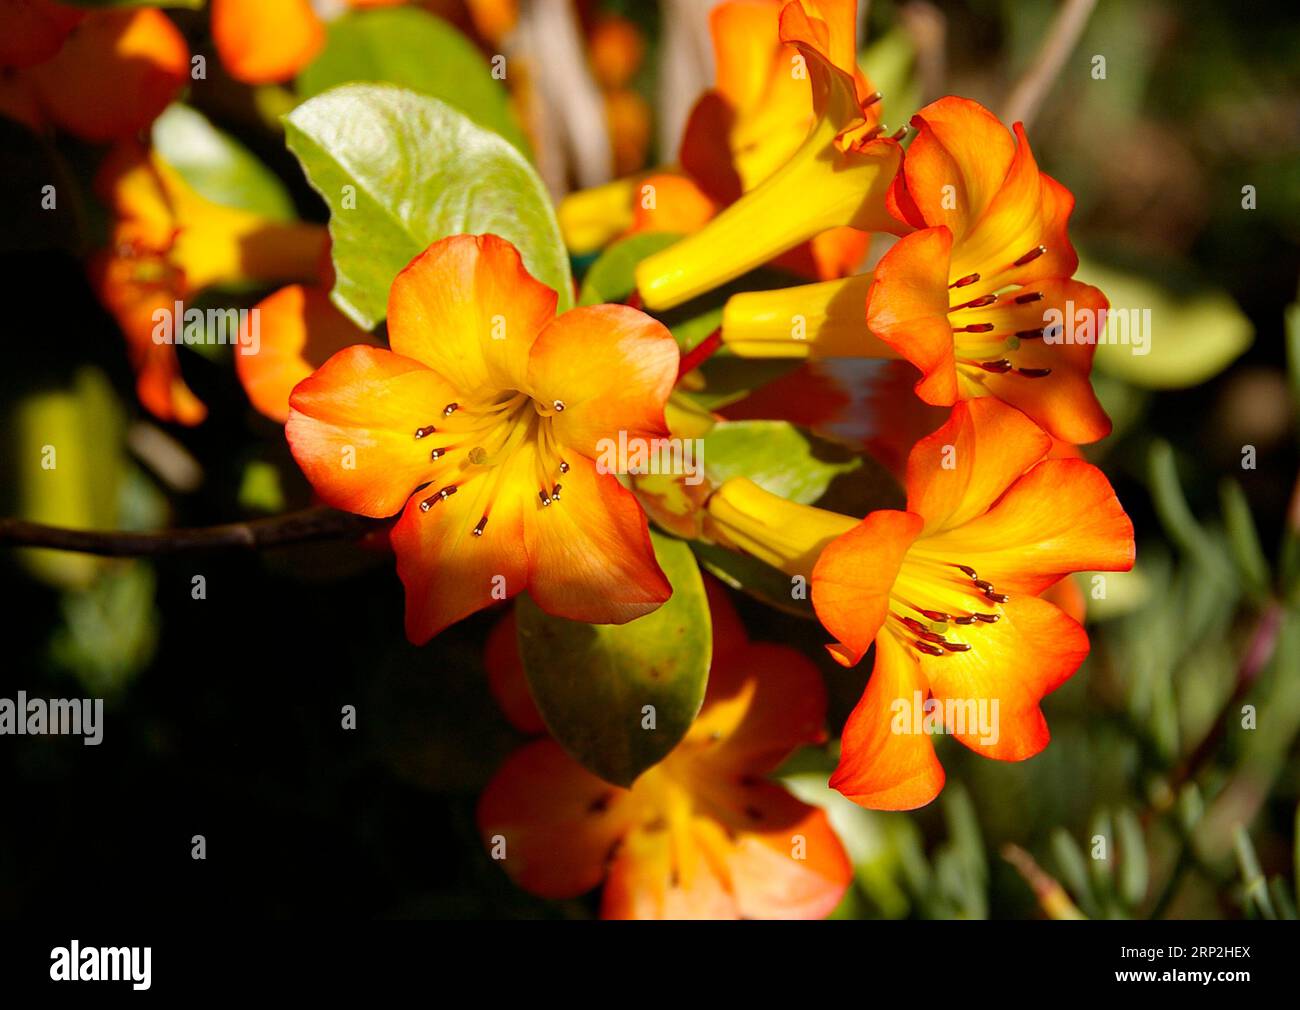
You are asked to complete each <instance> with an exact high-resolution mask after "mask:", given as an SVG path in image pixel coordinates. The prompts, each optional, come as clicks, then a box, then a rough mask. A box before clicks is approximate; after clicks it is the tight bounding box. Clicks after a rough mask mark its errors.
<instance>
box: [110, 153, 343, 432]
mask: <svg viewBox="0 0 1300 1010" xmlns="http://www.w3.org/2000/svg"><path fill="white" fill-rule="evenodd" d="M95 185H96V190H97V191H98V193H99V195H100V198H101V199H102V200H103V201H104V203H105V204H106V205H107V206H108V208H109V210H110V212H111V213H112V215H113V222H112V225H111V228H110V234H109V247H108V249H106V250H104V251H102V252H100V253H98V254H97V255H96V256H94V257H93V258H92V260H91V263H90V272H91V278H92V282H93V284H94V287H95V290H96V293H97V294H98V295H99V298H100V300H101V301H102V302H103V303H104V305H105V306H106V307H107V308H108V310H109V311H110V312H111V313H112V314H113V316H114V317H115V318H116V319H117V322H118V325H119V326H120V327H121V328H122V332H123V334H124V335H125V337H126V341H127V349H128V352H129V354H130V357H131V363H132V367H133V368H134V369H135V372H136V379H137V382H136V392H137V395H138V396H139V398H140V402H141V403H142V404H143V405H144V406H145V407H146V409H148V410H149V411H150V412H151V413H152V414H153V415H154V416H155V417H158V418H159V419H161V420H164V421H174V422H176V423H178V424H186V425H194V424H198V423H199V422H200V421H202V420H203V418H204V417H205V416H206V414H207V410H206V408H205V407H204V406H203V404H202V403H201V402H200V401H199V400H198V398H197V397H195V395H194V394H193V393H192V392H191V391H190V389H189V387H188V386H187V385H186V384H185V381H184V379H183V378H182V377H181V373H180V364H179V361H178V360H177V357H176V347H175V344H174V343H173V342H170V341H167V340H165V339H164V340H159V339H156V337H157V336H158V332H157V331H158V326H159V320H160V316H159V313H165V314H166V315H167V316H172V315H174V310H175V307H176V304H177V303H178V302H180V303H182V304H184V302H185V301H186V300H188V299H190V298H191V297H193V296H194V295H196V294H197V293H199V292H201V291H203V290H204V289H206V288H209V287H212V286H214V285H220V284H231V283H236V282H240V281H248V280H257V281H286V280H294V279H298V278H311V277H314V276H315V274H316V272H317V270H318V268H319V263H320V261H321V257H322V254H323V253H324V251H325V247H326V242H327V237H326V233H325V229H324V228H323V227H321V226H319V225H310V224H302V223H299V222H292V221H271V220H269V219H267V218H264V217H262V216H261V215H258V214H254V213H252V212H250V211H246V210H241V209H238V208H234V207H227V206H224V205H221V204H217V203H213V202H212V201H211V200H208V199H207V198H205V197H203V196H202V195H200V194H199V193H198V192H196V191H195V190H194V189H192V188H191V187H190V186H189V185H188V184H187V183H186V182H185V180H184V179H182V178H181V176H180V174H179V173H178V172H177V171H176V170H175V169H174V168H172V167H171V166H170V165H168V164H167V163H166V162H165V161H163V160H162V158H160V157H159V156H158V154H157V153H156V152H152V151H149V150H146V149H145V148H144V147H143V146H141V145H140V144H138V143H135V142H133V141H128V142H123V143H121V144H119V145H118V146H117V147H115V148H114V149H113V150H112V151H110V152H109V155H108V157H107V158H105V160H104V163H103V165H102V166H101V167H100V170H99V173H98V175H97V176H96V180H95ZM174 325H175V327H176V328H177V329H179V326H180V320H175V322H174Z"/></svg>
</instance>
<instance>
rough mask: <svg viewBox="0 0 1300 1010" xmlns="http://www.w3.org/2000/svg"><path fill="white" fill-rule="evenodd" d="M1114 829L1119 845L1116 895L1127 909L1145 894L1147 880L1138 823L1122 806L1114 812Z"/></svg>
mask: <svg viewBox="0 0 1300 1010" xmlns="http://www.w3.org/2000/svg"><path fill="white" fill-rule="evenodd" d="M1115 831H1116V836H1115V840H1116V842H1117V843H1118V846H1119V896H1120V898H1122V899H1123V901H1124V903H1125V904H1126V905H1127V906H1128V907H1129V908H1136V907H1137V906H1138V905H1139V904H1140V903H1141V902H1142V899H1143V898H1145V897H1146V893H1147V884H1148V880H1149V874H1148V870H1149V867H1148V865H1147V849H1146V841H1145V839H1144V837H1143V834H1142V826H1141V825H1140V824H1139V823H1138V819H1137V816H1136V815H1135V814H1134V813H1133V811H1132V810H1130V809H1128V808H1127V807H1124V808H1123V809H1121V810H1120V811H1119V813H1117V814H1116V815H1115Z"/></svg>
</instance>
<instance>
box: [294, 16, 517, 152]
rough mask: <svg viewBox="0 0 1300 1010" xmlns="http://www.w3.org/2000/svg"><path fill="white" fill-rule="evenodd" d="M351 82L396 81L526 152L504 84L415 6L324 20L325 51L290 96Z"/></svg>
mask: <svg viewBox="0 0 1300 1010" xmlns="http://www.w3.org/2000/svg"><path fill="white" fill-rule="evenodd" d="M352 81H375V82H378V83H385V84H397V85H400V86H401V87H404V88H410V89H411V90H412V91H418V92H419V93H420V94H422V95H429V96H431V97H433V98H437V99H440V100H442V101H444V102H446V103H447V104H448V105H450V106H452V107H453V108H455V109H457V110H459V111H460V112H463V113H464V114H465V115H466V116H468V117H469V118H470V119H472V120H473V121H474V122H475V123H477V124H478V125H479V126H484V127H487V128H488V129H489V130H494V131H496V132H497V133H499V134H501V136H503V137H505V138H506V140H508V141H510V142H511V143H512V144H514V145H515V146H516V147H518V148H519V149H520V150H523V151H527V149H528V141H527V140H526V138H525V137H524V133H523V130H521V129H520V128H519V124H518V123H517V122H516V120H515V117H514V114H513V113H512V112H511V110H510V100H509V95H508V94H507V92H506V89H505V85H504V82H502V81H499V80H495V79H494V78H493V77H492V68H491V66H490V65H489V63H488V61H487V60H486V59H485V58H484V57H483V54H482V52H480V51H479V49H478V48H477V47H476V46H475V45H474V44H473V43H472V42H470V40H469V39H467V38H466V37H465V36H464V35H462V34H461V33H460V32H458V31H457V30H456V29H455V28H453V27H452V26H451V25H449V24H448V23H447V22H446V21H443V20H442V19H441V18H438V17H434V16H433V15H432V14H429V13H428V12H426V11H423V10H420V9H419V8H416V7H398V8H392V9H389V10H374V11H353V12H350V13H348V14H344V15H343V16H342V17H340V18H338V19H337V20H334V21H331V22H330V23H329V25H328V26H327V28H326V41H325V48H324V49H323V50H322V51H321V53H320V55H319V56H317V57H316V59H314V60H313V61H312V62H311V63H310V64H309V65H308V66H307V68H306V69H305V70H304V71H303V72H302V74H300V75H299V77H298V91H299V93H300V94H301V95H302V96H303V97H304V98H310V97H312V96H314V95H319V94H320V93H321V92H324V91H328V90H329V89H330V88H333V87H336V86H338V85H340V84H347V83H349V82H352Z"/></svg>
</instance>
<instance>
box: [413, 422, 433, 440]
mask: <svg viewBox="0 0 1300 1010" xmlns="http://www.w3.org/2000/svg"><path fill="white" fill-rule="evenodd" d="M437 430H438V429H437V428H435V427H434V426H433V425H431V424H426V425H425V426H424V427H423V428H416V429H415V437H416V439H417V440H418V439H421V438H427V437H428V436H429V435H432V434H433V433H434V432H435V431H437Z"/></svg>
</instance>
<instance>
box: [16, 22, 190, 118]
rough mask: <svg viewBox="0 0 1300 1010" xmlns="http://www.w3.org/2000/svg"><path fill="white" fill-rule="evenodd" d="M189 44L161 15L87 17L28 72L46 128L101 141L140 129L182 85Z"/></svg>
mask: <svg viewBox="0 0 1300 1010" xmlns="http://www.w3.org/2000/svg"><path fill="white" fill-rule="evenodd" d="M189 63H190V51H189V46H188V45H186V43H185V37H184V36H183V35H181V33H180V31H179V29H177V27H176V26H175V25H174V24H173V23H172V21H171V19H170V18H168V17H167V15H165V14H164V13H163V12H162V11H160V10H156V9H154V8H152V7H142V8H137V9H135V10H124V9H117V10H99V11H94V12H92V13H90V14H88V15H87V16H86V18H85V19H84V20H83V21H82V22H81V24H79V25H78V26H77V30H76V31H75V32H74V33H72V34H71V35H69V36H68V38H67V40H66V41H65V42H64V43H63V46H62V48H61V49H60V50H59V51H58V54H57V55H55V57H54V58H53V59H51V60H48V61H47V62H45V63H42V64H39V65H38V66H35V67H32V68H31V74H32V76H33V79H34V80H35V81H36V83H37V86H38V88H39V90H40V95H41V101H42V104H43V105H44V107H45V109H46V111H47V112H48V113H49V115H50V118H51V119H52V120H54V122H55V123H56V124H57V125H58V126H60V127H62V128H63V129H65V130H67V131H69V132H70V133H73V134H76V135H77V136H78V137H80V138H81V139H83V140H89V141H92V142H97V143H98V142H104V141H109V140H114V139H118V138H124V137H129V136H131V135H132V134H134V133H136V132H138V131H140V130H142V129H144V128H145V127H146V126H148V125H149V124H150V123H152V122H153V121H154V119H156V118H157V116H158V114H159V113H160V112H162V110H163V109H165V108H166V107H167V105H168V104H169V103H170V102H171V101H172V100H173V99H174V98H175V97H176V95H177V93H178V92H179V91H180V89H181V88H182V87H183V86H184V85H185V84H186V83H187V82H188V81H189V70H190V67H189Z"/></svg>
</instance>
